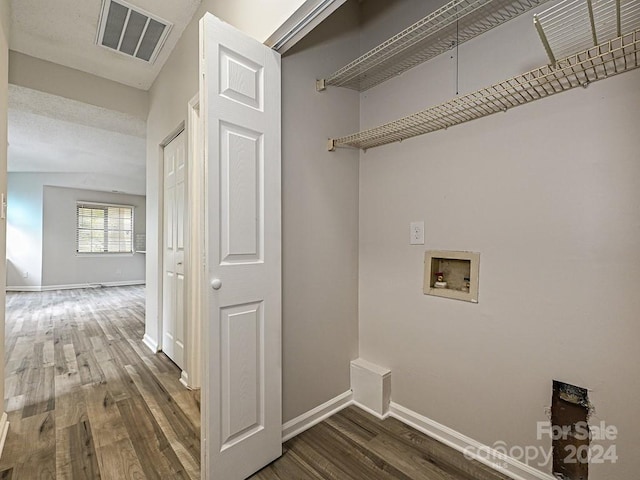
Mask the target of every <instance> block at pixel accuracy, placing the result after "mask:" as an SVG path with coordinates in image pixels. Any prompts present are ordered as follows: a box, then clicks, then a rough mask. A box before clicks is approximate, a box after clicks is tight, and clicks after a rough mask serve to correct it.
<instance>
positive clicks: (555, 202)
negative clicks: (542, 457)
mask: <svg viewBox="0 0 640 480" xmlns="http://www.w3.org/2000/svg"><path fill="white" fill-rule="evenodd" d="M375 3H376V2H375V1H372V2H366V3H365V4H364V5H365V6H367V5H370V7H369V8H374V7H375ZM377 3H378V4H380V3H381V2H377ZM382 3H385V6H384V8H391V7H389V6H388V4H386V2H382ZM420 3H422V2H411V1H407V2H404V1H403V2H396V3H395V8H399V9H401V10H394V11H393V12H390V13H389V17H388V18H389V19H393V18H395V19H399V18H401V17H405V18H406V19H407V20H408V21H407V22H406V23H404V24H400V22H398V23H396V25H395V27H396V30H400V29H401V28H403V27H404V26H406V25H408V24H409V23H411V21H413V20H415V19H416V18H417V15H418V11H417V8H418V4H420ZM412 16H413V18H411V17H412ZM379 21H383V20H381V19H380V20H379ZM374 34H375V33H374V32H373V30H368V29H367V28H366V27H365V29H364V30H363V35H365V36H366V35H374ZM377 40H382V39H377ZM368 42H369V39H368V38H365V39H364V40H363V43H364V44H366V43H368ZM454 53H455V52H450V53H447V54H444V55H442V56H440V57H438V58H436V59H434V60H433V61H431V62H429V63H427V64H425V65H423V66H422V67H418V68H416V69H414V70H413V71H410V72H407V73H405V74H404V75H402V76H401V77H398V78H396V79H394V80H391V81H389V82H387V83H385V84H383V85H381V86H379V87H376V88H374V89H372V90H370V91H368V92H366V93H364V94H362V96H361V124H362V125H361V126H362V127H366V126H373V125H377V124H380V123H381V122H385V121H389V120H391V119H394V118H399V117H400V116H402V115H406V114H409V113H412V112H415V111H417V110H419V109H420V108H424V107H427V106H430V105H434V104H437V103H439V102H441V101H444V100H447V99H449V98H452V97H453V96H454V95H455V68H454V67H455V59H452V58H451V55H452V54H454ZM545 63H546V58H545V55H544V51H543V49H542V47H541V45H540V42H539V40H538V38H537V37H536V34H535V31H534V29H533V26H532V24H531V14H527V15H525V16H523V17H522V18H520V19H517V20H514V21H513V22H511V23H509V24H506V25H504V26H502V27H500V28H497V29H495V30H492V31H491V32H489V33H487V34H485V35H483V36H482V37H480V38H478V39H476V40H474V41H472V42H470V43H469V44H465V45H462V46H461V47H460V93H461V94H464V93H467V92H469V91H473V90H475V89H477V88H480V87H482V86H485V85H489V84H491V83H493V82H495V81H498V80H502V79H506V78H508V77H510V76H513V75H515V74H517V73H523V72H526V71H527V70H529V69H531V68H533V67H536V66H539V65H543V64H545ZM639 122H640V71H635V72H631V73H625V74H623V75H621V76H618V77H614V78H610V79H608V80H604V81H602V82H598V83H595V84H592V85H590V86H589V87H588V88H587V89H582V88H580V89H577V90H573V91H571V92H568V93H563V94H560V95H558V96H554V97H551V98H547V99H544V100H540V101H538V102H534V103H531V104H529V105H525V106H522V107H518V108H514V109H512V110H509V111H508V112H507V113H500V114H497V115H493V116H491V117H486V118H484V119H480V120H476V121H472V122H470V123H467V124H464V125H460V126H457V127H453V128H449V129H448V130H446V131H439V132H435V133H432V134H429V135H426V136H422V137H418V138H414V139H410V140H405V141H404V142H402V143H400V144H392V145H388V146H384V147H380V148H375V149H371V150H369V151H367V152H366V153H362V154H361V159H360V287H359V288H360V304H359V309H360V323H359V329H360V354H361V356H362V357H363V358H366V359H367V360H370V361H372V362H374V363H377V364H380V365H382V366H385V367H389V368H391V370H392V383H393V388H392V399H393V401H394V402H397V403H399V404H401V405H403V406H405V407H408V408H410V409H412V410H414V411H416V412H418V413H420V414H422V415H425V416H427V417H429V418H431V419H433V420H435V421H437V422H440V423H442V424H444V425H446V426H449V427H451V428H453V429H455V430H457V431H459V432H462V433H463V434H465V435H468V436H470V437H472V438H474V439H476V440H479V441H481V442H482V443H484V444H487V445H494V442H497V441H504V442H506V444H507V448H511V447H512V446H522V447H525V446H528V445H532V446H541V447H543V448H545V449H549V448H550V446H551V441H550V439H549V438H548V437H545V438H544V439H543V440H542V441H538V440H537V439H536V422H538V421H545V420H547V416H546V413H545V407H547V406H549V405H550V402H551V381H552V380H553V379H558V380H561V381H565V382H569V383H573V384H577V385H580V386H584V387H587V388H589V389H590V392H589V395H590V398H591V401H592V403H593V405H594V407H595V412H596V413H595V414H594V416H593V418H592V421H593V422H594V423H596V424H597V423H599V422H600V421H605V422H606V424H608V425H615V426H617V427H618V429H619V435H618V439H617V440H616V441H615V442H613V443H615V444H616V446H617V453H618V456H619V460H618V462H617V463H615V464H609V463H606V464H601V465H598V464H595V465H592V466H591V468H590V470H591V471H590V477H589V478H593V479H594V480H598V479H602V480H604V479H611V478H619V479H632V478H636V477H637V472H638V471H640V458H639V457H638V455H637V454H636V452H637V450H638V448H639V447H640V416H638V415H637V412H636V406H637V400H636V399H637V398H638V396H639V395H640V383H639V381H638V379H639V378H640V350H639V349H638V337H639V336H640V323H639V322H638V312H640V296H638V295H637V286H638V285H640V250H638V244H640V220H639V219H640V162H638V147H639V146H640V144H639V143H638V135H637V125H638V123H639ZM415 220H424V221H425V238H426V244H425V245H424V247H423V246H410V245H409V223H410V222H411V221H415ZM426 249H443V250H470V251H475V252H480V292H479V303H478V304H477V305H474V304H471V303H466V302H461V301H455V300H448V299H443V298H438V297H431V296H425V295H423V294H422V278H423V277H422V275H423V258H424V250H426ZM611 444H612V442H608V443H607V442H605V443H602V445H606V446H609V445H611ZM533 465H534V466H536V467H538V466H539V465H538V463H537V461H536V462H533ZM540 468H542V470H544V471H547V472H549V471H550V467H549V466H542V467H540Z"/></svg>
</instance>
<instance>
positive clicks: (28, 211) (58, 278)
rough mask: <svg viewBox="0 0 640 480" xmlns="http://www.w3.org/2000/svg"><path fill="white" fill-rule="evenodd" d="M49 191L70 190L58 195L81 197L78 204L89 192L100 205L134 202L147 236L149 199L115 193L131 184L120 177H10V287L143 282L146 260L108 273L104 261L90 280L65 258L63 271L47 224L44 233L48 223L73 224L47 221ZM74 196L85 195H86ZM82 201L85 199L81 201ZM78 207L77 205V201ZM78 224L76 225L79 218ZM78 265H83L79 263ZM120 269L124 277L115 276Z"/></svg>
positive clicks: (139, 258) (138, 257) (109, 268)
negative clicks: (47, 232)
mask: <svg viewBox="0 0 640 480" xmlns="http://www.w3.org/2000/svg"><path fill="white" fill-rule="evenodd" d="M47 186H52V187H53V186H56V187H65V188H64V189H56V190H60V191H61V192H66V193H67V194H68V195H71V196H73V195H75V196H78V199H81V200H88V199H90V198H88V197H86V196H85V195H84V193H85V192H86V193H87V195H89V196H90V197H91V198H95V199H96V200H100V199H112V200H111V201H113V203H122V202H124V203H127V202H135V203H134V204H136V205H140V208H139V214H138V215H139V217H141V218H137V219H136V230H137V231H138V232H140V233H143V232H144V231H145V227H146V222H145V212H144V197H143V196H140V195H123V194H114V193H111V192H110V190H112V189H114V190H120V189H124V188H126V187H127V186H128V185H127V182H126V181H123V180H122V179H120V178H119V177H111V176H108V175H101V176H97V175H90V174H64V173H17V172H16V173H14V172H12V173H9V178H8V188H9V194H8V201H7V224H8V225H7V229H8V231H7V285H9V286H10V287H11V288H16V289H21V288H26V289H38V288H39V287H42V286H52V285H69V284H81V283H87V282H88V281H91V282H100V283H103V282H111V281H113V282H115V281H127V280H130V281H134V280H144V258H143V257H142V255H136V256H135V258H134V259H132V262H133V264H130V263H126V265H124V264H123V265H119V266H118V267H115V265H116V264H115V263H114V264H109V265H107V266H106V268H107V270H104V268H103V267H102V266H100V265H105V262H101V263H99V265H97V264H92V265H91V272H92V273H91V277H89V276H87V275H89V273H85V272H83V271H81V270H77V269H76V268H75V267H74V268H73V269H72V268H71V267H72V265H75V263H74V261H73V260H72V259H71V258H66V257H64V262H65V264H64V265H63V266H62V267H60V266H59V265H58V264H57V262H58V261H62V260H63V256H61V253H63V252H62V251H57V249H56V248H54V247H52V245H55V244H52V243H50V242H48V239H49V240H50V239H51V238H50V237H48V235H46V234H43V225H44V226H45V228H47V224H50V225H51V226H57V225H58V223H57V222H58V221H63V220H64V221H66V222H67V223H69V222H70V219H69V217H67V216H65V217H64V218H63V219H56V220H54V221H53V222H52V221H51V217H50V218H45V216H44V215H43V206H44V202H45V201H46V199H45V198H44V191H45V189H46V188H47ZM96 190H98V191H96ZM100 190H101V191H100ZM73 192H81V193H83V195H80V193H73ZM68 195H67V196H68ZM67 196H64V199H65V201H67V203H68V201H69V200H68V198H67ZM80 196H83V197H86V198H80ZM62 200H63V198H55V199H53V200H52V201H54V202H60V201H62ZM118 200H120V201H118ZM104 201H106V200H104ZM73 202H74V205H75V200H74V201H73ZM70 208H72V213H71V214H73V215H75V206H73V205H72V206H71V207H70ZM73 222H74V223H75V217H74V220H73ZM74 231H75V230H74ZM43 253H45V254H46V256H47V257H48V260H46V259H44V258H43ZM107 260H108V259H107ZM76 261H79V260H77V259H76ZM83 261H84V262H85V263H83V265H85V266H86V262H87V259H83ZM122 261H123V260H122V259H121V260H119V262H122ZM43 262H45V263H46V264H45V263H43ZM133 265H135V267H134V266H133ZM112 266H113V267H114V268H112ZM118 270H120V276H115V274H116V272H117V271H118ZM25 272H27V273H28V276H27V278H25V277H24V273H25ZM56 272H60V273H56ZM93 275H95V276H93ZM63 278H64V280H63Z"/></svg>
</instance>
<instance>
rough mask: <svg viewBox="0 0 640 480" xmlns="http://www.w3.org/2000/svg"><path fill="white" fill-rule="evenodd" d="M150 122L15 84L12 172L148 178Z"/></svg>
mask: <svg viewBox="0 0 640 480" xmlns="http://www.w3.org/2000/svg"><path fill="white" fill-rule="evenodd" d="M144 136H145V122H144V120H140V119H138V118H135V117H133V116H130V115H126V114H123V113H119V112H115V111H113V110H107V109H104V108H99V107H95V106H92V105H87V104H85V103H81V102H77V101H74V100H69V99H66V98H63V97H58V96H55V95H50V94H47V93H43V92H38V91H35V90H30V89H27V88H23V87H18V86H15V85H10V86H9V151H8V170H9V172H49V173H91V174H114V173H117V174H118V175H120V176H125V177H129V178H130V179H131V180H135V181H136V182H139V184H140V185H141V186H142V190H144V187H143V186H144V183H145V158H146V152H145V148H146V147H145V138H144Z"/></svg>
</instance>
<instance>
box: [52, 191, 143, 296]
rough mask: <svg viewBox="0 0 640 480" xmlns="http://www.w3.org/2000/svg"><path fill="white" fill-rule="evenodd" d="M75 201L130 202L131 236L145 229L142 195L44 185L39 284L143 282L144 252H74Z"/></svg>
mask: <svg viewBox="0 0 640 480" xmlns="http://www.w3.org/2000/svg"><path fill="white" fill-rule="evenodd" d="M78 201H88V202H96V203H111V204H116V205H133V206H134V207H135V209H134V228H135V231H134V235H135V234H140V233H144V232H145V222H146V216H145V197H142V196H140V195H124V194H118V193H108V192H96V191H91V190H77V189H75V188H59V187H49V186H45V187H44V195H43V204H44V209H43V237H42V285H43V286H47V287H48V286H55V285H77V284H94V283H117V282H131V281H134V282H135V281H138V282H144V261H145V257H144V254H141V253H135V254H133V255H128V254H117V255H114V254H107V255H77V254H76V203H77V202H78ZM134 245H135V244H134Z"/></svg>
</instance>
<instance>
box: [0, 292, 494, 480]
mask: <svg viewBox="0 0 640 480" xmlns="http://www.w3.org/2000/svg"><path fill="white" fill-rule="evenodd" d="M6 318H7V320H6V349H5V365H6V367H5V368H6V375H5V378H6V388H5V395H6V398H5V409H6V411H7V412H8V416H9V421H10V423H11V425H10V430H9V434H8V436H7V440H6V444H5V447H4V452H3V455H2V457H1V458H0V480H32V479H73V480H76V479H101V480H122V479H131V480H147V479H161V480H172V479H192V480H193V479H199V478H200V421H201V420H200V395H199V392H191V391H188V390H186V389H185V388H184V387H183V386H182V385H181V384H180V382H179V378H180V370H179V369H178V368H177V367H176V366H175V365H174V364H173V363H172V362H171V361H170V360H169V359H168V358H167V357H166V356H165V355H164V354H153V353H152V352H150V351H149V350H148V348H147V347H146V346H145V345H144V344H143V343H142V341H141V339H142V337H143V334H144V288H143V287H114V288H103V289H85V290H66V291H52V292H42V293H8V294H7V317H6ZM283 450H284V454H283V456H282V457H281V458H279V459H278V460H277V461H275V462H273V463H272V464H271V465H268V466H267V467H265V468H264V469H262V470H261V471H260V472H258V473H256V474H255V475H254V476H253V477H251V478H252V479H253V480H307V479H308V480H372V479H375V480H392V479H393V480H505V479H506V477H504V476H502V475H499V474H498V473H496V472H494V471H492V470H490V469H489V468H488V467H486V466H484V465H482V464H479V463H477V462H470V461H467V460H466V459H464V457H463V456H462V455H461V454H460V453H459V452H456V451H453V450H452V449H450V448H449V447H446V446H445V445H443V444H441V443H438V442H436V441H435V440H433V439H431V438H429V437H426V436H425V435H423V434H421V433H420V432H417V431H416V430H414V429H412V428H410V427H408V426H406V425H404V424H402V423H401V422H399V421H397V420H394V419H387V420H384V421H380V420H378V419H376V418H374V417H373V416H371V415H369V414H367V413H365V412H363V411H362V410H359V409H357V408H355V407H349V408H347V409H345V410H343V411H341V412H339V413H338V414H336V415H334V416H333V417H331V418H329V419H327V420H325V421H324V422H321V423H319V424H318V425H316V426H315V427H313V428H311V429H309V430H307V431H306V432H304V433H302V434H300V435H298V436H297V437H295V438H292V439H291V440H289V441H288V442H286V443H285V444H284V446H283ZM214 480H226V479H214Z"/></svg>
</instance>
